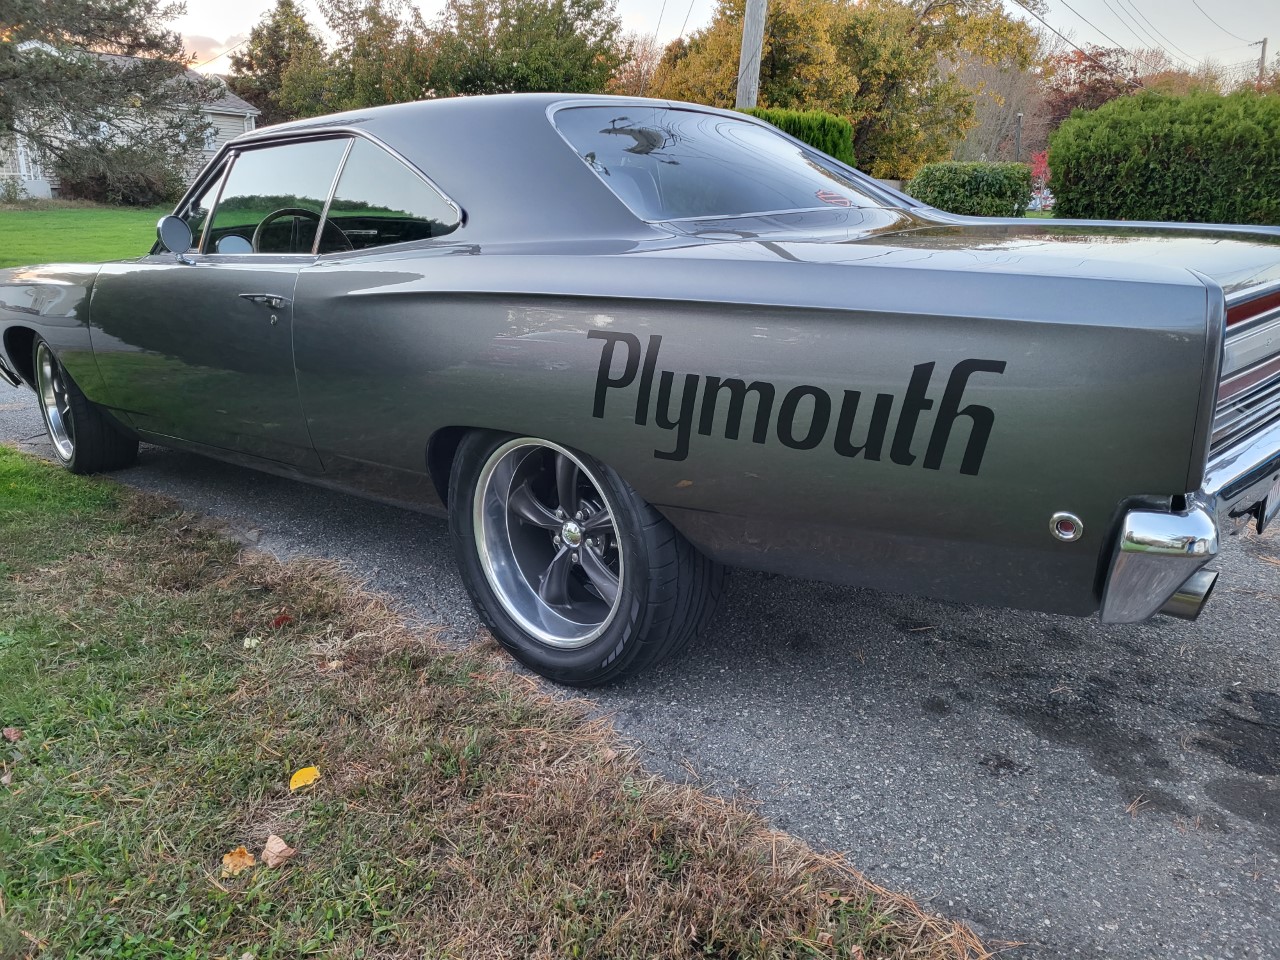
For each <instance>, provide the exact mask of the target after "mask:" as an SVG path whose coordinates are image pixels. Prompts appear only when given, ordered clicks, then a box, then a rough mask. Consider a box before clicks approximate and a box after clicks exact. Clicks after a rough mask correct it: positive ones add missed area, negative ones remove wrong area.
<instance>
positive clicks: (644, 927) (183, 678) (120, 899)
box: [0, 446, 990, 960]
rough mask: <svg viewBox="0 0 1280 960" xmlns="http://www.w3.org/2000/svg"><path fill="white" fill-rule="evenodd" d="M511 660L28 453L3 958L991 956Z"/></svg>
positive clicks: (2, 648) (0, 470) (892, 959)
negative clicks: (449, 639) (275, 844)
mask: <svg viewBox="0 0 1280 960" xmlns="http://www.w3.org/2000/svg"><path fill="white" fill-rule="evenodd" d="M493 653H494V648H493V645H492V644H489V645H487V646H486V645H479V644H477V645H474V646H472V647H471V648H469V649H466V650H457V649H446V648H445V647H444V646H442V645H441V644H440V643H438V642H437V641H435V640H433V638H432V637H431V635H430V634H429V633H428V632H424V631H423V630H422V629H421V628H417V629H415V628H412V627H411V626H409V625H408V624H406V623H405V622H404V621H402V620H401V619H400V618H399V617H398V616H397V615H396V614H395V613H394V611H392V610H391V609H390V608H388V607H387V605H386V604H385V603H383V602H382V601H381V600H379V599H378V598H376V597H373V596H371V595H369V594H368V593H365V592H364V591H362V590H361V589H360V588H359V586H358V585H356V584H353V583H352V582H351V581H350V579H348V578H346V577H344V576H342V575H341V574H340V573H339V572H338V571H337V570H336V569H335V568H334V567H333V566H331V565H325V564H323V563H319V562H316V561H310V562H305V561H296V562H293V563H290V564H280V563H277V562H276V561H275V560H273V559H270V558H267V557H263V556H260V555H252V554H246V553H245V552H244V551H243V550H242V549H241V547H240V545H239V544H238V543H234V542H232V541H230V540H228V539H226V538H225V537H223V536H220V535H219V534H218V533H217V532H216V531H214V530H212V529H210V528H209V527H208V526H206V525H204V524H202V523H201V522H200V521H199V520H198V519H196V518H193V517H191V516H189V515H185V514H183V513H182V512H181V511H179V510H177V509H176V508H175V506H174V505H173V504H172V503H168V502H166V501H163V500H160V499H158V498H155V497H150V496H148V495H145V494H138V493H134V492H131V491H129V490H127V489H125V488H122V487H119V486H117V485H115V484H112V483H110V482H107V481H102V480H87V479H84V478H81V477H74V476H71V475H70V474H68V473H65V472H63V471H61V470H58V469H56V468H54V467H53V466H51V465H49V464H46V463H43V462H41V461H38V460H36V459H34V458H31V457H27V456H24V455H21V454H19V453H17V452H16V451H13V450H11V449H9V448H6V447H4V446H0V960H55V958H57V960H61V958H63V957H67V958H70V957H75V958H79V960H206V958H207V960H229V958H244V957H252V958H254V960H297V958H303V957H317V958H319V957H323V958H326V960H359V958H363V960H370V958H374V957H424V958H425V957H432V958H435V957H450V958H456V960H470V958H477V960H480V958H484V960H488V958H490V957H526V956H539V957H578V958H584V960H587V958H593V960H604V958H620V960H621V958H641V957H642V958H645V960H684V958H691V957H699V956H703V957H710V956H714V957H722V958H723V957H734V958H741V960H749V958H760V960H766V958H778V960H783V958H796V960H800V958H810V960H817V958H828V960H835V958H837V957H843V958H851V957H866V958H867V960H977V958H979V957H987V956H990V954H989V953H987V951H986V950H985V948H984V947H983V946H982V945H981V944H980V943H979V942H978V941H977V939H976V938H975V937H974V935H973V934H972V933H971V932H970V931H969V930H968V929H966V928H964V927H962V926H959V925H957V924H954V923H952V922H950V921H946V920H941V919H938V918H935V917H933V916H930V915H928V914H926V913H924V912H923V911H922V910H921V909H920V908H919V907H917V906H916V905H915V904H913V903H911V901H909V900H908V899H906V898H904V897H902V896H900V895H896V894H893V893H891V892H889V891H887V890H884V889H882V888H880V887H878V886H875V885H873V884H871V883H869V882H868V881H866V880H865V879H863V878H862V877H861V876H860V875H858V874H857V873H855V872H854V871H852V870H851V869H850V868H849V867H848V866H847V864H845V863H844V862H843V861H841V860H839V859H837V858H835V857H831V856H824V855H821V854H817V853H815V852H814V851H812V850H810V849H808V848H807V847H804V846H802V845H800V844H799V843H797V842H796V841H795V840H792V839H790V838H788V837H786V836H784V835H781V834H777V833H774V832H772V831H771V830H769V829H768V827H767V826H766V825H765V824H764V823H763V822H762V821H760V820H759V819H758V818H756V817H755V816H753V815H751V814H750V813H749V812H748V811H746V810H743V809H741V808H740V807H737V806H735V805H733V804H728V803H724V802H721V801H719V800H716V799H713V798H711V797H708V796H706V795H705V794H702V793H699V792H698V791H697V790H695V789H693V788H691V787H687V786H677V785H674V784H669V783H663V782H662V781H661V780H659V779H657V778H655V777H653V776H650V775H649V774H647V773H645V771H644V770H643V769H642V768H641V766H640V764H639V762H638V760H637V759H636V758H635V757H634V756H633V755H632V754H631V752H630V750H629V749H628V748H627V747H626V746H625V745H624V744H622V743H621V742H619V741H618V739H617V738H616V735H614V734H613V733H612V731H611V730H610V728H609V727H608V726H607V724H604V723H602V722H600V721H595V720H592V719H591V718H590V716H589V715H588V714H587V712H586V710H585V708H584V707H583V706H582V705H578V704H573V703H566V702H565V701H563V700H560V699H553V698H551V697H548V696H546V695H544V694H542V693H540V692H539V688H538V687H537V686H536V685H534V684H531V683H529V682H528V681H527V680H526V679H525V678H524V677H521V676H519V675H517V674H515V673H513V672H511V671H508V670H503V669H496V668H495V666H494V665H493V663H492V656H493ZM307 767H316V768H318V770H319V779H318V780H317V781H315V782H314V783H313V784H312V785H310V786H304V788H302V789H298V790H294V789H293V788H292V784H291V780H292V775H293V774H294V772H295V771H298V770H299V769H301V768H307ZM858 813H859V815H862V816H867V817H874V816H875V811H874V810H870V809H867V810H860V811H858ZM273 836H274V837H277V838H281V839H282V840H283V841H284V843H286V844H287V845H288V846H289V847H291V848H293V855H292V856H291V857H287V858H286V859H285V860H284V861H280V862H273V861H272V860H271V858H270V857H268V856H267V855H266V850H267V848H268V847H269V846H270V844H271V842H272V841H271V839H270V838H271V837H273ZM251 855H252V859H251Z"/></svg>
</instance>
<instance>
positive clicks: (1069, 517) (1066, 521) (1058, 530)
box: [1049, 513, 1084, 543]
mask: <svg viewBox="0 0 1280 960" xmlns="http://www.w3.org/2000/svg"><path fill="white" fill-rule="evenodd" d="M1049 532H1050V533H1052V534H1053V536H1054V538H1055V539H1057V540H1061V541H1062V542H1063V543H1074V542H1075V541H1076V540H1079V539H1080V538H1081V537H1083V536H1084V522H1083V521H1082V520H1081V519H1080V518H1079V517H1077V516H1076V515H1075V514H1074V513H1055V514H1054V515H1053V516H1052V517H1051V518H1050V519H1049Z"/></svg>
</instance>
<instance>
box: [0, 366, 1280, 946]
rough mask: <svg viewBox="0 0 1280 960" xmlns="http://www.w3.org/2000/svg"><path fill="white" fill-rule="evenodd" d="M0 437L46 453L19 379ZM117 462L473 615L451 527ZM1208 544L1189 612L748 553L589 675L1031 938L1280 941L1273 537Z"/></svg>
mask: <svg viewBox="0 0 1280 960" xmlns="http://www.w3.org/2000/svg"><path fill="white" fill-rule="evenodd" d="M0 440H6V441H13V442H18V443H19V444H20V445H21V446H22V447H23V448H24V449H28V450H32V451H35V452H37V453H45V454H47V453H48V447H47V445H46V444H45V442H44V439H43V432H42V430H41V425H40V420H39V416H38V414H37V413H36V410H35V404H34V397H33V396H32V395H31V393H30V392H28V391H22V392H18V391H9V390H8V389H7V388H5V387H3V386H0ZM119 479H121V480H122V481H124V482H126V483H129V484H131V485H133V486H136V487H139V488H142V489H146V490H151V491H155V492H158V493H163V494H167V495H169V496H173V497H176V498H177V499H179V500H180V501H182V502H183V503H185V504H186V505H187V506H189V507H190V508H192V509H194V510H197V511H201V512H203V513H206V514H209V515H212V516H215V517H219V518H223V519H225V520H227V521H228V522H229V523H231V524H232V525H233V526H234V527H236V528H237V529H238V530H239V531H240V532H241V533H242V535H244V536H246V537H247V538H248V539H250V540H251V541H254V542H256V543H257V544H258V545H259V546H260V547H261V548H263V549H267V550H270V551H272V552H274V553H276V554H278V555H280V556H290V555H298V554H306V555H318V556H325V557H333V558H337V559H340V560H341V561H343V562H344V563H345V564H347V565H348V566H349V567H350V568H351V569H352V570H353V571H355V572H356V573H358V574H360V575H362V576H364V577H366V578H368V580H369V581H370V583H371V585H372V586H373V587H375V588H377V589H379V590H381V591H383V592H384V593H387V594H389V595H391V596H392V597H394V598H396V599H397V600H398V601H399V602H400V603H401V604H402V605H404V607H406V608H407V609H410V610H412V611H414V612H416V613H417V614H418V615H420V616H421V617H423V618H424V619H426V620H428V621H432V622H435V623H439V624H443V625H445V626H446V627H447V628H448V630H449V632H450V633H452V634H453V635H455V636H457V637H458V638H467V637H469V636H472V635H473V633H474V631H475V629H476V620H475V619H474V617H473V616H472V614H471V611H470V607H469V605H468V603H467V600H466V596H465V594H464V592H463V590H462V586H461V584H460V583H459V581H458V579H457V577H456V575H455V574H454V572H453V561H452V557H451V553H450V548H449V543H448V534H447V529H446V527H445V524H444V523H443V522H441V521H438V520H433V519H430V518H426V517H420V516H417V515H413V514H408V513H405V512H402V511H400V510H396V509H392V508H389V507H383V506H379V505H376V504H370V503H366V502H364V501H361V500H357V499H354V498H351V497H347V496H344V495H340V494H336V493H330V492H327V491H324V490H320V489H317V488H313V487H308V486H305V485H302V484H299V483H295V482H292V481H288V480H281V479H277V478H274V477H270V476H266V475H264V474H257V473H254V472H251V471H248V470H243V469H240V468H236V467H230V466H226V465H224V464H220V463H216V462H214V461H210V460H205V459H202V458H200V457H196V456H192V455H188V454H182V453H175V452H172V451H167V450H161V449H157V448H153V447H144V448H143V453H142V458H141V462H140V464H139V465H138V466H137V467H135V468H133V469H131V470H127V471H124V472H123V473H121V474H119ZM1216 566H1217V568H1218V569H1220V570H1221V571H1222V574H1223V576H1222V580H1221V581H1220V584H1219V587H1218V590H1217V593H1216V594H1215V598H1214V600H1213V601H1212V602H1211V603H1210V605H1209V608H1208V610H1207V612H1206V613H1205V615H1204V616H1203V617H1202V618H1201V619H1200V620H1199V621H1197V622H1196V623H1194V624H1184V623H1180V622H1177V621H1172V620H1160V621H1158V622H1153V623H1150V624H1145V625H1141V626H1137V627H1114V626H1103V625H1101V624H1099V623H1096V622H1094V621H1086V620H1071V619H1066V618H1062V617H1053V616H1046V615H1039V614H1031V613H1021V612H1010V611H1002V610H993V609H989V608H982V607H969V606H962V605H954V604H943V603H935V602H930V601H922V600H913V599H909V598H903V597H896V596H889V595H884V594H877V593H872V592H870V591H865V590H857V589H852V588H848V587H835V586H830V585H826V584H818V583H811V582H806V581H800V580H793V579H788V578H784V577H773V576H767V575H763V574H758V573H745V572H741V573H735V574H734V575H733V577H732V578H731V584H730V587H729V590H728V593H727V596H726V599H725V602H724V605H723V608H722V610H721V615H720V617H719V619H718V621H717V623H716V625H715V627H714V629H713V630H712V632H711V634H710V635H709V636H708V637H706V638H705V640H704V641H703V642H701V643H699V644H698V645H697V646H696V647H695V648H694V649H693V650H692V651H691V652H690V653H689V654H688V655H687V656H686V657H685V658H684V659H682V660H681V661H680V662H678V663H675V664H672V665H669V666H668V667H666V668H665V669H662V670H660V671H657V672H656V673H654V674H651V675H649V676H646V677H642V678H639V679H636V680H634V681H631V682H629V683H627V684H625V685H624V686H621V687H618V688H614V689H610V690H606V691H599V692H596V693H594V694H593V695H592V697H593V699H594V700H595V701H596V702H597V703H598V704H599V706H600V709H601V710H602V711H604V712H607V713H610V714H611V715H612V716H613V717H614V719H615V723H616V725H617V727H618V729H619V730H620V731H621V732H622V733H623V734H624V735H625V736H627V737H630V738H631V739H633V740H634V741H635V742H636V743H637V744H638V745H639V746H640V748H641V749H642V751H643V753H644V755H645V757H646V759H647V762H648V763H649V765H650V766H651V767H652V768H653V769H655V770H658V771H661V772H663V773H665V774H667V775H668V776H671V777H676V778H681V779H688V778H696V779H698V780H699V781H701V782H702V783H704V785H706V786H708V787H710V788H711V789H715V790H718V791H721V792H725V793H729V794H734V795H740V796H743V797H745V798H750V799H752V800H754V801H758V802H759V803H760V805H761V807H762V810H763V812H764V813H765V814H766V815H767V816H768V817H769V818H770V819H771V820H772V821H773V822H774V823H775V824H777V825H778V826H779V827H782V828H784V829H786V830H789V831H791V832H792V833H794V834H797V835H799V836H801V837H803V838H805V839H806V840H808V841H810V842H811V843H813V844H815V845H817V846H819V847H826V848H831V849H836V850H840V851H844V852H845V853H847V854H848V855H849V857H850V859H851V860H852V861H853V863H855V864H856V865H857V866H859V867H860V868H861V869H863V870H864V871H865V872H867V873H868V874H869V875H871V876H872V877H873V878H874V879H876V880H878V881H880V882H882V883H884V884H886V885H888V886H891V887H895V888H899V889H903V890H906V891H908V892H910V893H912V894H914V895H915V896H916V897H917V898H918V899H920V900H922V901H924V902H926V903H928V904H930V905H931V906H932V907H933V908H934V909H936V910H937V911H938V912H941V913H946V914H949V915H952V916H956V917H959V918H962V919H965V920H967V921H969V922H970V923H972V924H973V925H974V927H975V928H976V929H978V930H979V931H980V932H982V933H983V934H984V935H986V936H987V937H988V938H991V939H995V940H1017V941H1023V942H1025V946H1024V947H1022V948H1021V949H1020V950H1018V951H1015V953H1014V954H1013V955H1014V956H1021V957H1115V958H1137V957H1144V958H1145V957H1162V958H1163V957H1178V958H1202V957H1203V958H1219V957H1221V958H1228V957H1230V958H1243V957H1249V958H1275V957H1280V656H1278V655H1280V532H1269V533H1268V535H1267V536H1266V537H1265V538H1258V537H1256V536H1255V535H1245V536H1242V537H1239V538H1236V539H1235V540H1232V541H1231V542H1230V543H1229V544H1228V550H1227V555H1226V556H1225V557H1224V558H1223V559H1222V560H1220V561H1219V562H1218V564H1217V565H1216Z"/></svg>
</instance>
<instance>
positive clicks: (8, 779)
mask: <svg viewBox="0 0 1280 960" xmlns="http://www.w3.org/2000/svg"><path fill="white" fill-rule="evenodd" d="M12 784H13V771H12V770H6V771H5V772H4V776H0V787H8V786H11V785H12Z"/></svg>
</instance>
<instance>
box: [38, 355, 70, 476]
mask: <svg viewBox="0 0 1280 960" xmlns="http://www.w3.org/2000/svg"><path fill="white" fill-rule="evenodd" d="M41 347H43V348H44V349H45V350H48V351H49V357H50V359H51V360H52V362H53V365H54V367H55V368H56V369H57V370H58V371H59V372H60V373H61V374H62V382H63V385H64V386H65V387H66V390H67V416H68V418H69V419H70V421H71V437H72V440H71V456H70V457H64V456H63V455H62V453H61V451H59V450H58V444H57V442H56V441H55V440H54V438H53V429H52V428H51V427H50V426H49V412H48V410H46V409H45V405H44V396H43V395H42V393H41V389H40V348H41ZM31 364H32V370H33V371H34V373H35V376H34V378H33V379H34V380H35V390H36V402H37V403H38V404H39V405H40V422H41V423H43V424H44V432H45V436H47V437H48V438H49V446H50V447H51V448H52V449H53V456H54V459H55V460H57V461H58V463H60V464H62V465H63V466H64V467H66V468H67V469H68V470H70V471H71V472H72V473H74V472H76V455H77V454H78V453H79V452H80V443H79V440H78V438H79V436H80V422H79V417H80V414H79V411H78V410H77V409H76V407H77V406H78V404H77V403H76V401H77V399H78V396H77V394H78V393H79V390H78V388H77V387H76V385H75V384H74V383H73V382H72V380H71V378H70V377H69V376H68V375H67V371H66V369H65V368H63V366H62V361H61V360H59V359H58V355H57V354H56V353H54V352H53V347H51V346H49V343H48V341H47V340H45V339H44V338H43V337H36V338H35V342H34V343H32V345H31Z"/></svg>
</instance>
